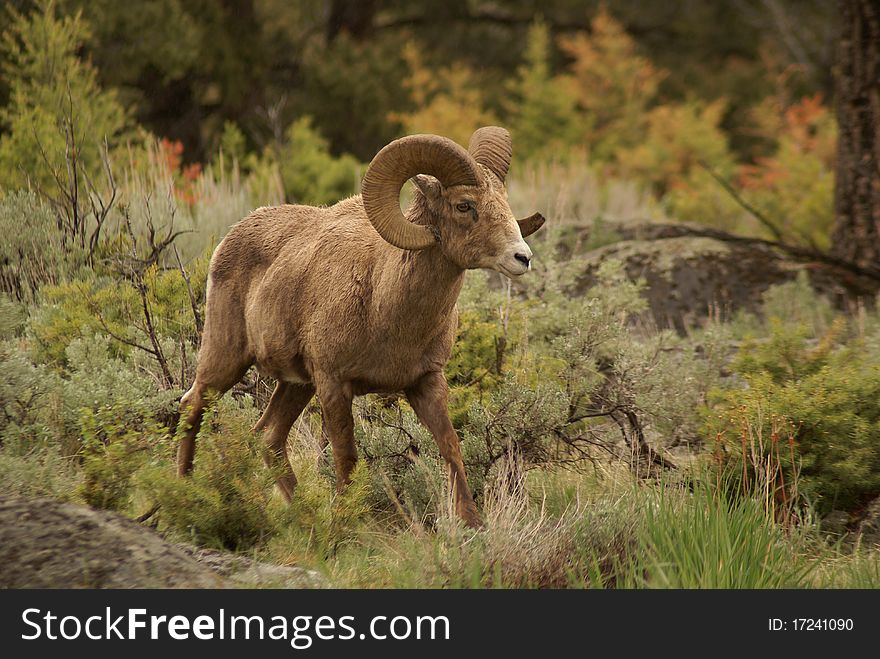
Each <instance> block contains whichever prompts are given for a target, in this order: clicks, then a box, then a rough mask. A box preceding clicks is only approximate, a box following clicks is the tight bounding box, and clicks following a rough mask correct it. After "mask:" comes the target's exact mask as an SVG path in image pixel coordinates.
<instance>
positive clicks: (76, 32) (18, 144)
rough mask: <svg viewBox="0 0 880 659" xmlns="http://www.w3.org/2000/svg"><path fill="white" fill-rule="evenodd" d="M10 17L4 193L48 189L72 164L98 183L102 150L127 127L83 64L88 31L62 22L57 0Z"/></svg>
mask: <svg viewBox="0 0 880 659" xmlns="http://www.w3.org/2000/svg"><path fill="white" fill-rule="evenodd" d="M9 14H10V21H9V23H8V25H9V28H8V29H7V31H6V32H4V34H3V48H4V50H5V51H6V58H5V66H4V69H3V75H4V76H5V77H6V80H7V84H8V85H9V90H10V102H9V104H8V105H7V106H6V107H4V108H2V109H0V121H2V123H3V125H4V128H5V133H6V134H4V135H3V136H2V138H0V189H2V188H6V189H15V188H24V187H28V186H34V187H37V188H39V189H50V188H52V186H54V185H56V182H55V180H54V176H53V172H54V173H55V174H56V175H61V176H65V175H66V171H67V166H68V163H69V160H70V159H71V157H74V158H75V159H76V162H77V166H78V167H81V168H82V171H83V172H85V173H86V174H90V175H93V177H94V179H95V180H100V177H99V176H98V174H99V173H100V170H101V148H102V144H103V142H104V140H105V139H106V140H107V141H108V142H109V143H110V144H113V143H114V142H115V141H116V140H118V139H119V138H120V137H121V136H122V135H123V134H124V132H125V131H126V129H127V127H128V119H127V115H126V112H125V111H124V109H123V108H122V106H121V105H120V103H119V102H118V100H117V98H116V94H115V93H114V92H111V91H103V90H102V89H101V88H100V85H99V84H98V80H97V73H96V71H95V69H94V67H93V66H92V65H91V64H90V63H89V62H87V61H84V60H82V59H80V58H79V57H78V56H77V52H78V50H79V49H80V48H81V46H82V44H83V43H84V42H86V41H87V40H88V39H89V34H90V33H89V27H88V25H87V24H86V23H85V22H84V21H83V19H82V17H81V15H80V14H79V13H77V14H76V15H73V16H64V17H58V16H56V6H55V2H54V1H53V0H43V1H42V2H41V3H40V4H39V5H38V6H37V8H36V9H35V10H34V12H33V13H31V14H28V15H24V14H21V13H19V12H17V11H15V10H14V9H10V10H9Z"/></svg>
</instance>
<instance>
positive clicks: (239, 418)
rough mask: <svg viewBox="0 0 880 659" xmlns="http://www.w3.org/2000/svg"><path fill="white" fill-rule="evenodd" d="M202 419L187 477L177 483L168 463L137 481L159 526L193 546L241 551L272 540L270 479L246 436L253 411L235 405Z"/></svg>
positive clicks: (142, 474)
mask: <svg viewBox="0 0 880 659" xmlns="http://www.w3.org/2000/svg"><path fill="white" fill-rule="evenodd" d="M215 414H216V416H213V415H212V414H206V417H205V420H204V421H203V423H202V430H201V431H200V432H199V437H198V441H199V444H198V446H199V452H198V456H197V459H196V463H195V469H194V471H193V473H192V475H191V476H190V477H189V478H185V479H180V478H175V476H174V473H173V469H172V468H171V465H170V464H169V462H170V461H164V462H160V463H159V464H155V465H149V466H147V467H145V468H144V469H142V470H141V471H140V472H139V473H138V474H137V475H136V477H135V480H136V482H137V485H138V487H139V489H140V490H142V492H143V496H144V497H146V498H147V499H148V500H149V501H152V502H155V503H156V504H158V505H159V507H160V508H159V510H160V513H159V514H160V519H161V525H162V527H164V528H166V529H167V530H168V531H170V532H172V533H174V534H175V535H176V536H178V537H179V538H182V539H188V540H190V541H192V542H194V543H196V544H199V545H205V546H208V547H214V548H217V549H230V550H239V551H243V550H246V549H249V548H251V547H253V546H255V545H258V544H260V543H262V542H264V541H266V540H268V539H269V537H271V535H272V534H273V532H275V530H276V527H274V526H273V523H272V520H273V518H272V511H273V510H275V509H276V506H277V503H276V502H273V500H272V491H273V490H272V483H273V475H272V473H271V472H270V471H269V470H268V469H266V468H265V467H264V465H263V461H262V457H261V453H260V448H259V447H258V444H257V441H256V438H255V437H254V435H253V434H252V433H251V431H250V427H251V426H252V425H253V423H254V422H255V420H256V419H255V418H254V413H253V410H248V409H246V408H240V407H238V406H237V405H236V404H235V403H232V402H230V403H227V404H223V405H220V409H217V410H215Z"/></svg>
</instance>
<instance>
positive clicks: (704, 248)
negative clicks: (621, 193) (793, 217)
mask: <svg viewBox="0 0 880 659" xmlns="http://www.w3.org/2000/svg"><path fill="white" fill-rule="evenodd" d="M618 233H619V234H620V236H621V237H622V238H623V239H622V240H620V241H619V242H615V243H613V244H610V245H606V246H604V247H601V248H599V249H595V250H592V251H589V252H587V253H586V254H585V255H584V257H585V259H586V261H587V267H586V268H585V270H584V272H583V274H582V275H581V276H580V277H579V278H578V280H577V282H576V285H575V288H574V290H573V291H572V293H574V294H576V295H584V294H587V291H588V290H589V289H590V288H591V287H592V286H593V285H595V284H596V281H597V278H596V274H597V271H598V268H599V266H600V265H601V264H602V263H603V262H604V261H607V260H610V259H615V260H618V261H621V262H622V263H623V265H624V269H625V271H626V273H627V275H628V276H629V277H630V278H632V279H633V280H635V279H638V278H643V279H644V280H645V281H646V283H647V289H646V291H645V296H646V298H647V301H648V304H649V308H650V310H651V313H652V315H653V317H654V319H655V321H656V322H657V324H658V326H660V327H663V328H674V329H675V330H677V331H678V332H679V333H684V332H685V331H686V329H687V327H690V326H693V325H694V324H695V323H699V322H700V321H701V320H703V319H705V318H707V317H708V316H710V315H714V316H719V315H720V316H721V317H722V318H723V317H727V316H729V315H730V314H731V313H733V312H735V311H737V310H740V309H742V310H745V311H750V312H758V311H759V310H760V308H761V303H762V296H763V294H764V292H765V291H766V290H767V289H768V288H770V287H771V286H773V285H775V284H781V283H784V282H787V281H792V280H794V279H795V278H797V277H798V275H799V273H801V272H804V273H806V275H807V277H808V279H809V281H810V283H811V285H812V286H813V288H814V289H815V290H816V291H817V292H819V293H821V294H823V295H825V296H826V297H827V298H828V299H829V300H830V301H831V303H832V304H834V305H835V306H837V307H840V308H845V307H846V306H847V305H848V304H849V303H851V302H852V301H853V300H855V299H858V298H861V299H867V300H869V301H873V300H874V299H875V298H876V296H877V293H878V291H880V277H877V276H876V275H875V276H872V275H871V274H869V273H859V272H855V271H853V270H852V269H849V268H847V267H844V266H842V265H840V264H835V263H833V262H831V261H830V260H826V259H821V258H816V255H811V254H809V251H808V250H794V252H792V251H790V250H786V249H783V248H781V247H779V246H777V245H774V244H773V243H770V242H768V241H763V240H758V239H749V238H742V237H739V236H732V235H730V234H726V233H724V232H721V231H717V230H712V229H707V228H705V227H696V226H693V225H687V224H644V225H626V226H623V227H622V228H620V229H619V231H618Z"/></svg>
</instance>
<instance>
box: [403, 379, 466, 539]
mask: <svg viewBox="0 0 880 659" xmlns="http://www.w3.org/2000/svg"><path fill="white" fill-rule="evenodd" d="M448 390H449V387H448V386H447V384H446V378H445V377H444V375H443V373H442V372H432V373H428V374H427V375H425V376H423V377H422V378H421V379H420V380H419V381H418V382H417V383H416V384H415V386H413V387H411V388H409V389H407V390H406V397H407V400H409V404H410V405H412V408H413V410H414V411H415V413H416V416H418V417H419V421H421V422H422V423H423V424H424V425H425V427H427V428H428V430H430V431H431V434H432V435H433V436H434V441H436V442H437V446H438V447H439V449H440V455H442V456H443V459H444V460H446V464H447V465H448V467H449V482H450V487H451V488H452V492H453V496H454V498H455V511H456V512H457V513H458V515H459V517H461V518H462V519H463V520H464V522H465V523H466V524H467V525H468V526H473V527H479V526H482V522H481V520H480V516H479V514H478V513H477V506H476V504H475V503H474V498H473V496H472V495H471V490H470V488H469V487H468V484H467V477H466V476H465V473H464V462H463V461H462V459H461V448H460V447H459V444H460V442H459V439H458V433H456V432H455V428H453V427H452V421H450V420H449V408H448V403H447V397H448Z"/></svg>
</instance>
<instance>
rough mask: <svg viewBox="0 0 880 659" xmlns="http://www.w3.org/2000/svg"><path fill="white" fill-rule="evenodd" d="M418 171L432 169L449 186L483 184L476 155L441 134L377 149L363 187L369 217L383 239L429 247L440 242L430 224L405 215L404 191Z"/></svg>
mask: <svg viewBox="0 0 880 659" xmlns="http://www.w3.org/2000/svg"><path fill="white" fill-rule="evenodd" d="M416 174H429V175H431V176H434V177H435V178H437V179H438V180H439V181H440V183H441V184H442V185H444V186H445V187H449V186H453V185H479V183H480V181H481V180H482V176H483V174H482V172H480V170H479V167H478V166H477V163H476V162H475V161H474V159H473V158H472V157H471V156H470V154H468V152H467V151H465V150H464V149H463V148H462V147H460V146H459V145H458V144H456V143H455V142H453V141H452V140H450V139H447V138H445V137H439V136H437V135H410V136H408V137H402V138H400V139H399V140H395V141H394V142H391V144H389V145H388V146H386V147H385V148H384V149H382V150H381V151H379V153H377V154H376V157H375V158H373V161H372V162H371V163H370V166H369V167H368V168H367V173H366V174H365V175H364V181H363V185H362V186H361V196H362V197H363V200H364V209H365V210H366V212H367V218H368V219H369V220H370V223H371V224H372V225H373V227H374V228H375V229H376V231H377V232H378V233H379V235H380V236H382V238H384V239H385V240H386V241H387V242H389V243H391V244H392V245H394V246H395V247H400V248H401V249H424V248H426V247H430V246H431V245H433V244H434V243H435V242H436V239H435V237H434V233H433V232H432V231H431V229H429V228H428V227H425V226H421V225H418V224H413V223H412V222H409V221H407V220H406V218H405V217H404V216H403V213H402V212H401V210H400V190H401V188H402V187H403V184H404V183H406V181H408V180H409V179H410V178H411V177H413V176H415V175H416Z"/></svg>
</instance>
